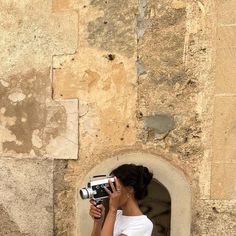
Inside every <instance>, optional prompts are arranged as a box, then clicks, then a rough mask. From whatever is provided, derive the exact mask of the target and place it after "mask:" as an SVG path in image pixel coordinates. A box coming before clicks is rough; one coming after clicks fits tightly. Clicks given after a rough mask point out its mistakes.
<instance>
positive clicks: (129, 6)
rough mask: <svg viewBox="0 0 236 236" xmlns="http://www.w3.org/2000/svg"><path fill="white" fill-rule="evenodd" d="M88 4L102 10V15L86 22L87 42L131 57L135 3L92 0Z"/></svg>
mask: <svg viewBox="0 0 236 236" xmlns="http://www.w3.org/2000/svg"><path fill="white" fill-rule="evenodd" d="M90 5H91V6H93V7H96V8H97V9H98V10H100V11H104V15H103V16H101V17H98V18H97V19H96V20H95V21H91V22H90V23H89V24H88V27H87V30H88V38H87V40H88V43H89V44H90V45H91V46H98V47H100V48H102V49H104V50H106V51H109V52H117V53H120V54H123V55H124V56H126V57H128V58H130V57H132V56H133V55H134V53H135V13H137V6H136V4H135V3H134V2H133V1H126V0H116V1H107V2H106V1H99V0H92V1H91V3H90Z"/></svg>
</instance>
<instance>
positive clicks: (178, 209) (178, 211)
mask: <svg viewBox="0 0 236 236" xmlns="http://www.w3.org/2000/svg"><path fill="white" fill-rule="evenodd" d="M124 163H135V164H142V165H145V166H147V167H148V168H149V169H150V170H151V171H152V172H153V175H154V178H155V179H157V180H158V181H159V182H161V183H162V184H163V185H164V186H165V187H166V189H167V190H168V191H169V193H170V196H171V236H190V226H191V191H190V186H189V183H188V181H187V179H186V177H185V175H184V174H183V172H182V171H181V170H179V169H177V168H176V167H174V166H173V165H171V164H170V163H169V162H168V161H166V160H164V159H163V158H161V157H160V156H157V155H153V154H149V153H143V152H133V153H127V154H121V155H117V156H114V157H111V158H109V159H106V160H104V161H103V162H101V163H100V164H98V165H97V166H96V167H94V168H93V169H91V171H89V173H88V174H87V175H86V176H85V177H84V179H83V180H82V181H81V182H80V183H81V185H80V186H78V187H79V188H80V187H83V186H85V185H86V184H87V181H88V179H89V177H91V176H93V175H98V174H107V173H109V171H111V170H112V169H114V168H115V167H117V166H118V165H121V164H124ZM88 207H89V204H88V201H85V200H81V199H80V197H79V194H78V209H77V214H78V224H77V226H78V236H82V235H90V234H89V233H90V232H91V227H92V221H91V220H90V217H89V215H88Z"/></svg>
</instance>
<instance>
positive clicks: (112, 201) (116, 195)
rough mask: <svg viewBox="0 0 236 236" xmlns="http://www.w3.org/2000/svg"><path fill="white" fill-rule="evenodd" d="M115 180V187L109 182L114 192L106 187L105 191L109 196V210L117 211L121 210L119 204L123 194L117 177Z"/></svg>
mask: <svg viewBox="0 0 236 236" xmlns="http://www.w3.org/2000/svg"><path fill="white" fill-rule="evenodd" d="M114 178H115V186H116V187H115V186H114V184H113V183H112V182H111V180H109V184H110V186H111V189H112V191H110V190H109V189H108V188H107V187H104V189H105V190H106V192H107V193H108V194H109V210H114V211H117V209H118V208H119V204H120V196H121V192H120V190H121V189H120V184H119V182H118V179H117V178H116V177H114Z"/></svg>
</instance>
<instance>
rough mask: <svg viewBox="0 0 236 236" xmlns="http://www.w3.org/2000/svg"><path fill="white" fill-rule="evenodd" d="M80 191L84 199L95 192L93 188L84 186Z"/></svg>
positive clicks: (90, 196)
mask: <svg viewBox="0 0 236 236" xmlns="http://www.w3.org/2000/svg"><path fill="white" fill-rule="evenodd" d="M79 193H80V197H81V198H82V199H88V198H92V197H93V195H94V194H95V193H94V191H93V190H92V188H82V189H80V191H79Z"/></svg>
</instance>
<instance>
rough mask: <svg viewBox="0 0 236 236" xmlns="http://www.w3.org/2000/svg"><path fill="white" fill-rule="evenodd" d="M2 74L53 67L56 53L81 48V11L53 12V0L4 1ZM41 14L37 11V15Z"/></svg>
mask: <svg viewBox="0 0 236 236" xmlns="http://www.w3.org/2000/svg"><path fill="white" fill-rule="evenodd" d="M0 7H1V16H0V21H1V22H2V23H1V39H0V45H1V51H0V60H1V70H0V77H3V78H4V79H5V80H7V78H8V76H9V75H12V74H17V73H26V72H27V71H28V70H30V69H32V68H36V69H37V70H41V69H45V67H48V66H50V63H51V57H52V55H53V54H61V53H73V52H74V51H75V50H76V47H77V36H78V34H77V33H78V29H77V23H78V17H77V13H75V12H73V11H70V12H60V13H59V14H52V12H51V11H52V3H51V1H46V2H45V1H44V0H36V1H33V2H32V1H29V0H26V1H16V2H14V3H13V2H12V1H1V5H0ZM36 13H37V14H36Z"/></svg>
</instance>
